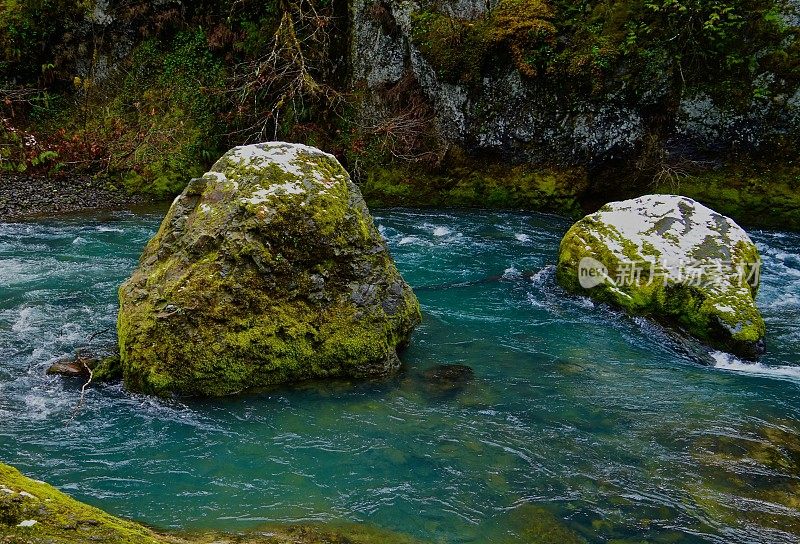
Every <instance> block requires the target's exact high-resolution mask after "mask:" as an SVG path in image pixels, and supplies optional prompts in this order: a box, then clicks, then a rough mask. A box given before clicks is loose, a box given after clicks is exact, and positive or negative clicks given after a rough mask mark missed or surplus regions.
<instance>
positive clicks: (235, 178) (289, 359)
mask: <svg viewBox="0 0 800 544" xmlns="http://www.w3.org/2000/svg"><path fill="white" fill-rule="evenodd" d="M419 321H420V310H419V304H418V302H417V299H416V297H415V296H414V294H413V292H412V291H411V288H410V287H409V286H408V285H407V284H406V283H405V281H403V278H402V277H401V276H400V273H399V272H398V271H397V268H396V267H395V264H394V262H393V261H392V258H391V256H390V254H389V251H388V249H387V246H386V243H385V241H384V239H383V238H382V237H381V235H380V234H379V233H378V231H377V229H376V228H375V225H374V224H373V221H372V218H371V217H370V214H369V211H368V210H367V207H366V205H365V204H364V200H363V199H362V197H361V193H360V192H359V190H358V188H357V187H356V186H355V185H354V184H353V182H352V181H351V180H350V177H349V176H348V175H347V172H345V170H344V169H343V168H342V166H341V165H340V164H339V162H338V161H337V160H336V159H335V158H334V157H333V156H332V155H329V154H327V153H323V152H322V151H319V150H318V149H315V148H312V147H308V146H302V145H296V144H287V143H269V144H259V145H251V146H245V147H237V148H234V149H232V150H231V151H229V152H228V153H226V154H225V155H224V156H223V157H222V158H221V159H220V160H219V161H218V162H217V163H216V164H215V165H214V166H213V167H212V168H211V171H209V172H208V173H206V174H205V175H204V176H203V177H202V178H199V179H195V180H192V181H191V183H190V184H189V186H188V187H187V188H186V190H185V191H184V192H183V194H181V195H180V196H179V197H178V198H177V199H176V200H175V202H174V203H173V204H172V207H171V208H170V210H169V212H168V213H167V216H166V218H165V219H164V222H163V223H162V225H161V228H160V229H159V231H158V233H157V234H156V236H155V237H154V238H153V239H152V240H150V242H149V243H148V244H147V247H146V248H145V250H144V254H143V255H142V257H141V260H140V263H139V267H138V268H137V270H136V271H135V272H134V274H133V276H132V277H131V278H130V279H129V280H128V281H127V282H125V283H124V284H123V285H122V287H121V288H120V311H119V319H118V323H117V328H118V333H119V346H120V357H121V366H122V371H123V377H124V382H125V385H126V387H127V388H128V389H130V390H133V391H139V392H144V393H151V394H158V395H166V394H179V395H201V396H219V395H227V394H232V393H235V392H238V391H242V390H244V389H249V388H259V387H266V386H270V385H274V384H279V383H286V382H294V381H300V380H305V379H311V378H327V377H362V376H373V375H382V374H386V373H389V372H391V371H393V370H395V369H397V368H398V367H399V364H400V363H399V359H398V357H397V350H398V349H400V348H401V347H403V346H404V345H405V344H406V343H407V342H408V340H409V336H410V335H411V332H412V330H413V328H414V327H415V326H416V325H417V324H418V323H419Z"/></svg>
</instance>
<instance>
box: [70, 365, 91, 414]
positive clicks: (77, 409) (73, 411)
mask: <svg viewBox="0 0 800 544" xmlns="http://www.w3.org/2000/svg"><path fill="white" fill-rule="evenodd" d="M78 362H79V363H80V364H81V365H83V368H85V369H86V372H88V373H89V379H88V380H86V383H84V384H83V386H82V387H81V397H80V398H79V399H78V404H76V405H75V408H73V409H72V416H70V418H69V419H68V420H67V422H66V425H69V424H70V423H72V420H73V419H75V416H77V415H78V412H79V411H80V409H81V406H83V399H84V397H86V388H87V387H89V384H90V383H92V378H94V372H92V369H91V368H89V365H87V364H86V359H83V358H80V359H78Z"/></svg>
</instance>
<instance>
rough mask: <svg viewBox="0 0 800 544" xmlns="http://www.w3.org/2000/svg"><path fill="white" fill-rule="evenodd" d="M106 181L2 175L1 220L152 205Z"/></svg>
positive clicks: (82, 178)
mask: <svg viewBox="0 0 800 544" xmlns="http://www.w3.org/2000/svg"><path fill="white" fill-rule="evenodd" d="M151 202H152V199H150V198H147V197H142V196H137V195H129V194H127V193H126V192H125V190H124V189H121V188H120V189H117V188H114V187H113V186H111V185H109V184H108V183H107V182H106V181H104V180H96V179H92V178H89V177H69V176H67V177H64V178H48V177H34V176H24V175H15V174H11V175H9V174H0V221H14V220H19V219H25V218H29V217H43V216H49V215H59V214H63V213H69V212H77V211H83V210H93V209H104V210H105V209H121V208H127V207H130V206H138V205H142V204H148V203H151Z"/></svg>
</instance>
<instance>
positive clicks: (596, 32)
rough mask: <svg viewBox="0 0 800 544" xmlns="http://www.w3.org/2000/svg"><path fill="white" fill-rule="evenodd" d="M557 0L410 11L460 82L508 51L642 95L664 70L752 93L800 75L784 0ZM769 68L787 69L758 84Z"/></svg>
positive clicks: (591, 84) (522, 61) (538, 72)
mask: <svg viewBox="0 0 800 544" xmlns="http://www.w3.org/2000/svg"><path fill="white" fill-rule="evenodd" d="M549 1H550V3H549V4H548V3H546V2H544V1H542V0H502V1H501V2H500V3H499V4H498V5H497V6H496V7H495V8H494V9H493V10H492V11H490V12H489V13H488V14H487V15H486V16H485V17H483V18H478V19H475V20H468V19H459V18H457V17H452V16H450V15H447V14H445V13H441V12H436V11H423V12H420V13H417V14H416V15H414V16H413V18H412V24H413V38H414V41H415V43H416V44H417V46H418V47H419V48H420V50H421V51H422V53H423V55H425V57H426V58H427V59H428V60H429V61H430V63H431V64H432V65H433V66H434V68H435V69H436V70H437V72H438V74H439V75H440V77H442V78H443V79H444V80H446V81H453V82H457V81H460V82H464V83H476V82H478V81H480V77H481V76H482V74H483V72H484V71H485V70H486V69H487V68H488V67H489V66H491V64H492V63H493V62H496V60H497V59H502V58H503V57H504V56H507V57H510V58H511V60H512V61H513V63H514V65H515V66H516V68H517V69H518V70H519V71H520V73H521V74H522V75H524V76H526V77H529V78H537V77H538V78H544V79H546V80H548V81H556V82H563V83H564V84H567V83H568V84H569V86H570V88H572V89H576V88H581V87H583V88H586V89H590V90H593V91H595V92H602V91H603V90H605V89H607V88H608V87H609V86H611V87H616V88H625V89H626V90H627V92H633V93H638V94H642V93H645V92H648V91H650V90H652V89H653V87H654V86H659V85H660V84H662V85H663V83H661V82H663V81H664V79H665V77H666V78H667V80H668V81H670V82H671V83H672V84H673V85H675V86H676V87H677V88H681V87H683V86H686V85H704V86H708V87H710V88H711V91H716V92H717V95H719V96H725V97H726V98H727V99H729V100H734V101H735V100H739V101H740V102H745V101H748V100H749V99H750V98H752V97H753V96H754V94H756V93H758V94H759V96H773V95H775V94H779V93H781V92H784V91H785V90H786V89H787V88H790V87H791V85H796V84H797V83H798V82H800V66H799V63H800V61H799V60H798V58H799V57H798V53H800V51H799V50H798V44H797V43H798V41H800V40H798V39H796V37H797V29H793V28H790V27H787V26H786V24H785V22H784V21H783V18H782V17H781V15H780V0H714V1H711V2H708V1H706V0H658V1H647V2H639V1H635V0H625V1H617V0H582V1H579V2H575V1H573V0H549ZM489 59H491V61H492V62H489ZM768 70H769V71H772V72H775V73H777V74H778V75H779V76H780V77H779V78H777V79H776V81H774V82H773V83H771V84H770V86H769V88H766V87H764V88H759V89H755V88H754V86H753V83H752V82H753V81H754V80H755V76H756V75H757V74H760V73H763V72H765V71H768Z"/></svg>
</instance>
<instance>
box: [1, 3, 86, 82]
mask: <svg viewBox="0 0 800 544" xmlns="http://www.w3.org/2000/svg"><path fill="white" fill-rule="evenodd" d="M92 5H93V2H91V1H90V0H25V1H20V0H5V1H3V2H0V79H2V80H6V81H12V82H14V83H17V84H20V83H22V84H36V83H38V82H40V81H41V80H43V79H47V77H48V72H51V71H53V70H55V69H57V68H60V66H61V63H62V61H63V58H62V57H61V56H60V52H62V51H63V50H62V49H61V48H60V47H57V45H63V42H64V38H65V36H66V35H67V34H74V32H75V31H76V29H77V27H78V25H79V24H80V23H81V22H82V21H83V20H84V19H85V17H86V15H87V13H88V12H89V10H90V9H91V8H92Z"/></svg>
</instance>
